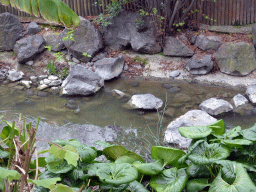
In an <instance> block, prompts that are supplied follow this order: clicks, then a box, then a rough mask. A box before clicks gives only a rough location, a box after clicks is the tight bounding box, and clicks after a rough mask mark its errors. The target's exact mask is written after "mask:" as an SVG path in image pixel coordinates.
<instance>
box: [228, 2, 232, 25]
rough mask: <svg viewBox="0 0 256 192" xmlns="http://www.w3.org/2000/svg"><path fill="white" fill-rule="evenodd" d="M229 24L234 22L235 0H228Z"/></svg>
mask: <svg viewBox="0 0 256 192" xmlns="http://www.w3.org/2000/svg"><path fill="white" fill-rule="evenodd" d="M228 4H229V6H228V24H229V25H231V23H232V11H233V10H232V4H233V0H232V1H231V0H228Z"/></svg>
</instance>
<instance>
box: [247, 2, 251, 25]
mask: <svg viewBox="0 0 256 192" xmlns="http://www.w3.org/2000/svg"><path fill="white" fill-rule="evenodd" d="M251 1H252V0H247V3H246V24H250V18H251V11H250V10H251Z"/></svg>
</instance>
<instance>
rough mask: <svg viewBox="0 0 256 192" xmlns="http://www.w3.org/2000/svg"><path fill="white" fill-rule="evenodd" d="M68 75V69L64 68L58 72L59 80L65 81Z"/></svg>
mask: <svg viewBox="0 0 256 192" xmlns="http://www.w3.org/2000/svg"><path fill="white" fill-rule="evenodd" d="M68 74H69V70H68V68H66V67H65V68H63V69H62V70H61V72H60V78H61V79H65V78H66V77H67V76H68Z"/></svg>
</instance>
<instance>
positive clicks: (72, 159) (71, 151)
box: [63, 145, 79, 167]
mask: <svg viewBox="0 0 256 192" xmlns="http://www.w3.org/2000/svg"><path fill="white" fill-rule="evenodd" d="M63 149H65V150H66V154H65V157H64V158H65V160H66V161H67V162H68V164H71V165H74V166H75V167H76V166H77V161H78V159H79V153H78V152H77V149H76V148H74V147H73V146H71V145H66V146H65V147H63Z"/></svg>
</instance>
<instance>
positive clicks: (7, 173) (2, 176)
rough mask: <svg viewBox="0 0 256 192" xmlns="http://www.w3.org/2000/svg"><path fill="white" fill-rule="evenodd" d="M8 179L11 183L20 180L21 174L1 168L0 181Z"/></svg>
mask: <svg viewBox="0 0 256 192" xmlns="http://www.w3.org/2000/svg"><path fill="white" fill-rule="evenodd" d="M7 177H8V178H9V180H10V181H12V180H19V179H20V174H19V172H17V171H15V170H10V169H6V168H3V167H0V181H1V180H3V179H6V178H7Z"/></svg>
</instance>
